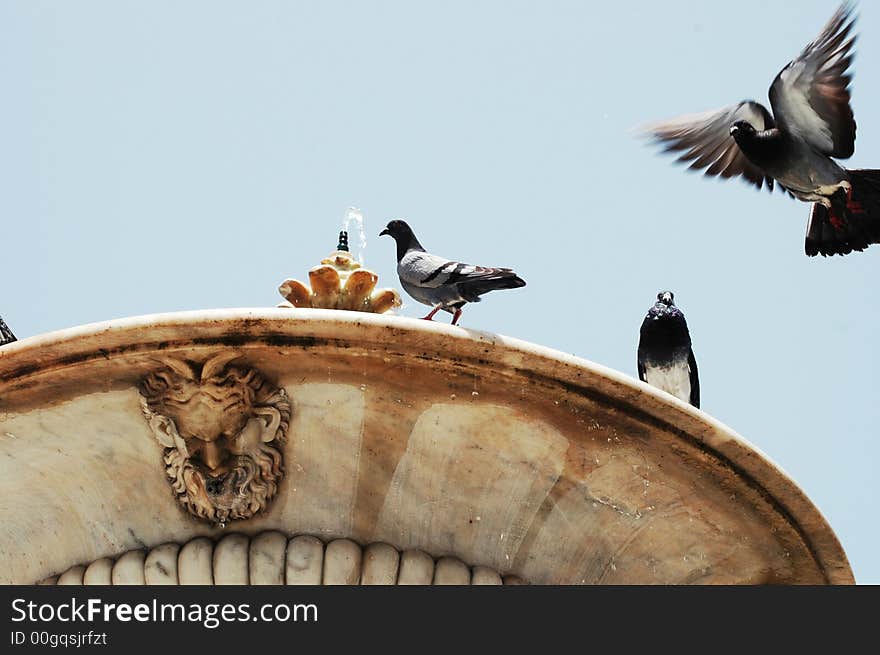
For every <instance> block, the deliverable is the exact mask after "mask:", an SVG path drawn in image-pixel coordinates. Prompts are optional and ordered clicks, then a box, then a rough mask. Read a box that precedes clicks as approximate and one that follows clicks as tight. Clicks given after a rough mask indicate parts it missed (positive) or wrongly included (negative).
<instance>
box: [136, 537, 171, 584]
mask: <svg viewBox="0 0 880 655" xmlns="http://www.w3.org/2000/svg"><path fill="white" fill-rule="evenodd" d="M179 556H180V546H178V545H177V544H162V545H161V546H156V547H155V548H154V549H153V550H151V551H150V552H149V553H147V558H146V560H145V561H144V581H145V582H146V584H148V585H176V584H178V583H179V579H178V577H177V559H178V557H179Z"/></svg>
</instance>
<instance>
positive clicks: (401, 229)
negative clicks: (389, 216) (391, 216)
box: [379, 220, 415, 241]
mask: <svg viewBox="0 0 880 655" xmlns="http://www.w3.org/2000/svg"><path fill="white" fill-rule="evenodd" d="M386 234H390V235H391V236H392V237H393V238H394V240H395V241H399V240H400V239H404V240H405V239H408V238H409V237H414V236H415V235H414V234H413V231H412V228H411V227H410V226H409V224H407V222H406V221H401V220H394V221H391V222H390V223H388V225H386V226H385V229H384V230H382V231H381V232H379V236H380V237H381V236H385V235H386Z"/></svg>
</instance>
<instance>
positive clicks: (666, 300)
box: [657, 291, 675, 307]
mask: <svg viewBox="0 0 880 655" xmlns="http://www.w3.org/2000/svg"><path fill="white" fill-rule="evenodd" d="M674 300H675V295H674V294H673V293H672V292H671V291H661V292H660V293H658V294H657V301H658V302H660V303H663V304H664V305H666V306H667V307H671V306H674V305H675V302H673V301H674Z"/></svg>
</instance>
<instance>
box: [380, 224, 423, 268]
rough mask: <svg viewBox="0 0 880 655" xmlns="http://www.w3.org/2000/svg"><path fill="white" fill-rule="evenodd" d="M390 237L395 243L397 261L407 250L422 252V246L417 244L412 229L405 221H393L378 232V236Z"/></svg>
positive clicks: (417, 241)
mask: <svg viewBox="0 0 880 655" xmlns="http://www.w3.org/2000/svg"><path fill="white" fill-rule="evenodd" d="M386 234H388V235H391V237H392V238H393V239H394V240H395V241H396V242H397V260H398V261H400V259H401V258H402V257H403V256H404V255H405V254H406V253H407V252H408V251H409V250H422V251H424V248H422V244H420V243H419V240H418V239H416V235H415V234H413V231H412V228H411V227H410V226H409V225H408V224H407V222H406V221H401V220H393V221H391V222H390V223H388V225H386V226H385V229H384V230H382V231H381V232H379V236H380V237H381V236H384V235H386Z"/></svg>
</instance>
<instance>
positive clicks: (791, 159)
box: [643, 2, 880, 257]
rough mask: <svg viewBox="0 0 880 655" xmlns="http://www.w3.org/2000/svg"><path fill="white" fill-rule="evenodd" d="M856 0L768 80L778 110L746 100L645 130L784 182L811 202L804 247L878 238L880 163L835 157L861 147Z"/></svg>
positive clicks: (837, 249) (722, 163) (699, 156)
mask: <svg viewBox="0 0 880 655" xmlns="http://www.w3.org/2000/svg"><path fill="white" fill-rule="evenodd" d="M853 8H854V5H853V3H851V2H844V3H843V4H842V5H841V6H840V7H839V8H838V9H837V11H836V12H835V13H834V15H833V16H832V17H831V19H830V20H829V21H828V23H827V24H826V25H825V27H824V28H823V29H822V31H821V33H820V34H819V36H817V37H816V39H815V40H814V41H812V42H811V43H809V44H808V45H807V46H806V47H805V48H804V49H803V51H802V52H801V53H800V54H799V55H798V56H797V57H796V58H795V59H793V60H792V61H791V62H789V64H788V65H787V66H785V68H783V69H782V70H781V71H780V72H779V74H778V75H777V76H776V79H774V80H773V84H772V85H771V86H770V106H771V107H772V109H773V113H772V114H771V113H770V112H769V111H768V110H767V109H766V108H765V107H764V106H763V105H761V104H760V103H758V102H755V101H754V100H744V101H742V102H740V103H739V104H736V105H730V106H728V107H724V108H722V109H718V110H715V111H709V112H706V113H703V114H697V115H690V116H682V117H680V118H677V119H672V120H670V121H665V122H658V123H655V124H652V125H647V126H645V127H644V128H643V129H644V131H645V132H646V133H648V134H649V135H651V136H653V137H654V138H655V139H656V140H657V141H660V142H663V143H665V149H664V151H665V152H679V153H681V155H680V156H679V158H678V161H682V162H691V163H690V166H689V167H690V168H691V169H706V171H705V174H706V175H720V176H721V177H723V178H730V177H735V176H741V177H743V178H744V179H745V180H746V181H747V182H749V183H750V184H753V185H755V186H756V187H757V188H758V189H760V188H762V187H763V186H764V185H766V186H767V188H768V189H769V190H770V191H772V190H773V188H774V185H775V186H778V187H779V188H780V189H782V190H783V191H786V192H788V193H789V195H791V196H792V197H794V198H797V199H799V200H802V201H804V202H809V203H812V204H813V206H812V210H811V212H810V217H809V221H808V223H807V233H806V238H805V241H804V250H805V252H806V254H807V255H808V256H810V257H813V256H815V255H819V254H821V255H823V256H828V255H846V254H849V253H851V252H852V251H853V250H859V251H861V250H864V249H865V248H867V247H868V246H869V245H870V244H872V243H880V170H867V169H846V168H843V167H842V166H840V165H839V164H837V162H835V161H834V159H833V158H836V159H848V158H849V157H851V156H852V154H853V152H854V150H855V138H856V122H855V119H854V118H853V112H852V108H851V107H850V92H849V85H850V81H851V76H850V73H849V67H850V63H851V61H852V58H853V44H854V43H855V40H856V37H855V35H851V32H852V30H853V26H854V24H855V20H856V19H855V17H854V16H853Z"/></svg>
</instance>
